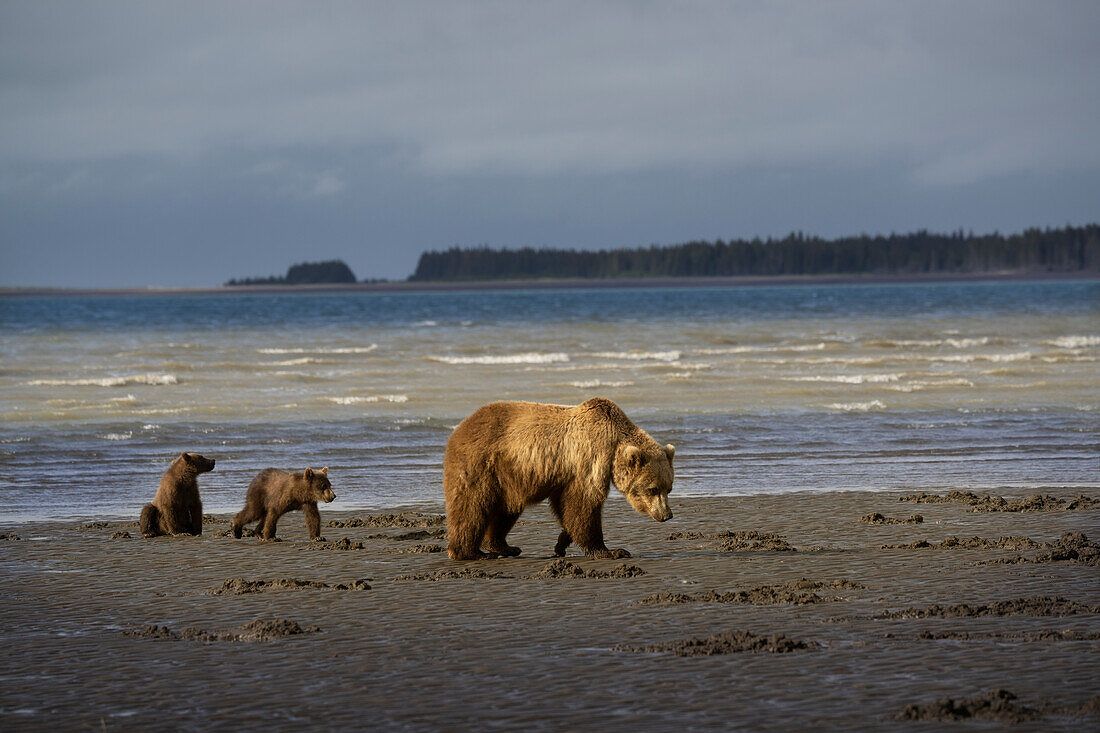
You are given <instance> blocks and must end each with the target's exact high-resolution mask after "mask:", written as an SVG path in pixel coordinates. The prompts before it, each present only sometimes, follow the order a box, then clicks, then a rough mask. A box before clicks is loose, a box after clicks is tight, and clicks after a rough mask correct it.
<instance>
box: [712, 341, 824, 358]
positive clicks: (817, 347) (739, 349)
mask: <svg viewBox="0 0 1100 733" xmlns="http://www.w3.org/2000/svg"><path fill="white" fill-rule="evenodd" d="M825 349H826V344H825V342H823V341H822V342H818V343H816V344H797V345H790V346H728V347H724V348H720V349H695V350H694V351H693V352H692V353H695V354H703V355H705V356H720V355H723V354H759V353H775V352H778V351H794V352H804V351H824V350H825Z"/></svg>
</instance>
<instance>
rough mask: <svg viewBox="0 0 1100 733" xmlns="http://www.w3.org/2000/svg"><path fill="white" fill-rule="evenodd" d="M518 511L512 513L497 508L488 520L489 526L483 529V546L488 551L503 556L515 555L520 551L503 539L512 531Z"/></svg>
mask: <svg viewBox="0 0 1100 733" xmlns="http://www.w3.org/2000/svg"><path fill="white" fill-rule="evenodd" d="M517 519H519V513H518V512H516V513H512V512H509V511H505V510H503V509H498V510H497V511H495V512H494V513H493V516H492V519H490V520H489V528H488V529H487V530H485V547H486V549H488V550H489V552H495V553H497V554H498V555H504V556H505V557H516V556H517V555H519V554H520V552H522V550H520V549H519V548H518V547H513V546H512V545H509V544H508V543H507V542H506V541H505V539H504V538H505V537H507V536H508V533H509V532H511V531H512V527H514V526H515V524H516V520H517Z"/></svg>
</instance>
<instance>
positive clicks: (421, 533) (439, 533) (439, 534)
mask: <svg viewBox="0 0 1100 733" xmlns="http://www.w3.org/2000/svg"><path fill="white" fill-rule="evenodd" d="M446 536H447V530H445V529H418V530H416V531H414V532H402V533H401V534H370V535H367V536H366V539H368V540H441V539H443V538H444V537H446Z"/></svg>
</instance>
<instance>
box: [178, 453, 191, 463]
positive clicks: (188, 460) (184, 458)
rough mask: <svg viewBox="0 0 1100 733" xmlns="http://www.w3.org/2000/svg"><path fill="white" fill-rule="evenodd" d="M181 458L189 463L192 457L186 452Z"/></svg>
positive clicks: (181, 454)
mask: <svg viewBox="0 0 1100 733" xmlns="http://www.w3.org/2000/svg"><path fill="white" fill-rule="evenodd" d="M180 458H182V459H183V460H185V461H187V462H188V463H190V462H191V455H190V454H189V453H186V452H184V453H180Z"/></svg>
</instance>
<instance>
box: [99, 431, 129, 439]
mask: <svg viewBox="0 0 1100 733" xmlns="http://www.w3.org/2000/svg"><path fill="white" fill-rule="evenodd" d="M96 437H98V438H102V439H103V440H129V439H130V438H132V437H134V432H133V431H132V430H131V431H127V432H125V433H105V434H103V435H98V436H96Z"/></svg>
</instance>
